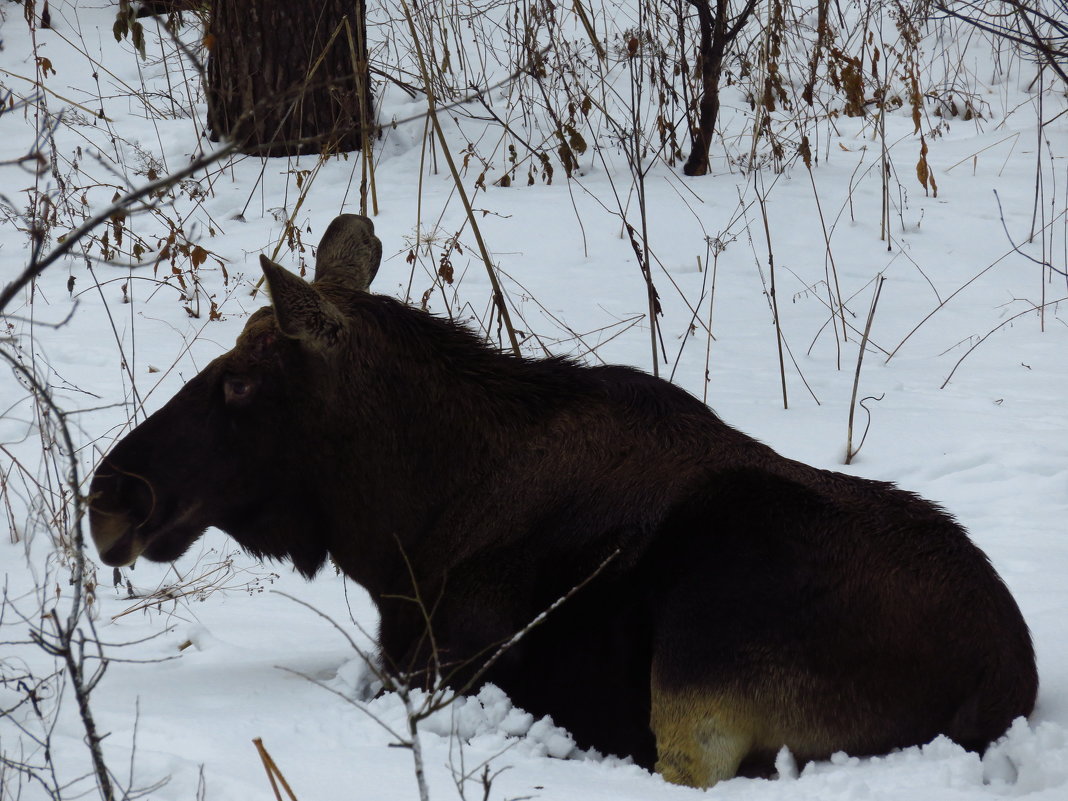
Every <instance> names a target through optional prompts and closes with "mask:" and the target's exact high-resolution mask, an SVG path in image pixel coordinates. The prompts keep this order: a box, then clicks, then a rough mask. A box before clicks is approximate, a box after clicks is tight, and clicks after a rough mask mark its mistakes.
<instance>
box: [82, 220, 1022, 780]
mask: <svg viewBox="0 0 1068 801" xmlns="http://www.w3.org/2000/svg"><path fill="white" fill-rule="evenodd" d="M381 253H382V246H381V243H380V242H379V240H378V238H377V237H376V236H375V235H374V228H373V226H372V224H371V222H370V221H369V220H368V219H366V218H364V217H360V216H356V215H351V214H348V215H342V216H340V217H338V218H337V219H335V220H334V221H333V223H331V225H330V227H329V228H328V229H327V231H326V234H325V235H324V236H323V241H322V243H321V244H320V246H319V251H318V256H317V262H316V270H315V280H314V281H313V282H312V283H310V284H309V283H306V282H304V281H303V280H301V279H300V278H298V277H297V276H294V275H293V274H291V273H289V272H287V271H286V270H284V269H283V268H281V267H279V266H278V265H276V264H273V263H272V262H270V261H269V260H267V259H266V258H262V257H261V262H262V266H263V272H264V275H265V276H266V279H267V283H268V285H269V287H270V292H271V298H272V304H273V305H272V307H269V308H264V309H260V310H259V311H257V312H256V313H254V314H253V315H252V316H251V317H250V318H249V321H248V323H247V325H246V326H245V329H244V331H243V332H242V333H241V335H240V337H238V340H237V344H236V346H235V347H234V349H233V350H231V351H230V352H229V353H226V354H224V355H222V356H220V357H219V358H217V359H216V360H215V361H213V362H212V363H211V364H209V365H208V366H207V367H206V368H205V369H204V370H203V372H201V373H200V374H199V375H197V376H196V377H195V378H193V379H192V380H191V381H190V382H189V383H188V384H186V385H185V387H184V388H183V389H182V390H181V391H180V392H179V393H178V394H177V395H175V397H174V398H173V399H172V400H171V401H170V402H169V403H167V404H166V405H165V406H164V407H163V408H162V409H160V410H159V411H158V412H156V413H155V414H154V415H152V416H151V417H149V418H148V419H147V420H146V421H145V422H144V423H142V424H141V425H140V426H139V427H138V428H136V429H135V430H134V431H133V432H131V433H130V434H129V435H128V436H127V437H126V438H125V439H124V440H122V441H121V442H120V443H119V444H118V445H117V446H116V447H115V448H114V450H113V451H112V452H111V453H110V454H109V455H108V456H107V457H106V458H105V459H104V460H103V462H102V463H101V465H100V467H99V469H98V470H97V472H96V476H95V478H94V479H93V482H92V488H91V518H90V519H91V523H92V532H93V537H94V539H95V541H96V545H97V547H98V548H99V551H100V556H101V558H102V559H103V561H104V562H105V563H107V564H109V565H127V564H130V563H131V562H133V560H134V559H136V558H137V557H138V556H142V555H143V556H145V557H147V558H148V559H152V560H155V561H167V560H172V559H177V558H178V557H179V556H181V555H182V553H184V552H185V551H186V549H188V548H189V546H190V545H191V544H192V543H193V542H194V541H195V540H196V539H197V538H198V537H199V536H200V535H201V533H202V532H203V531H204V529H205V528H206V527H208V526H217V527H219V528H220V529H222V530H223V531H225V532H227V533H229V534H230V535H231V536H232V537H233V538H234V539H236V540H237V541H238V542H239V543H240V544H241V545H242V546H244V548H245V549H247V550H248V551H249V552H251V553H253V554H256V555H257V556H261V557H271V558H274V559H289V560H291V561H292V562H293V564H294V565H295V566H296V568H297V569H298V570H299V571H300V572H301V573H303V574H305V575H307V576H311V575H312V574H314V573H315V572H316V571H317V570H319V569H320V568H321V567H322V566H323V564H324V563H325V562H326V560H327V558H330V559H332V560H333V561H334V562H335V563H336V564H337V565H338V567H340V568H341V570H343V571H344V572H345V573H346V574H347V575H348V576H350V577H351V578H352V579H353V580H354V581H356V582H358V583H360V584H361V585H363V586H364V587H365V588H366V589H367V590H368V591H369V593H370V595H371V597H372V598H373V599H374V601H375V603H376V604H377V606H378V609H379V611H380V613H381V626H380V631H379V647H380V659H381V660H382V664H383V665H384V666H387V667H389V668H391V669H393V670H396V671H398V672H400V673H404V674H406V675H409V676H411V675H413V674H415V675H416V676H420V677H421V678H420V679H418V680H421V681H428V680H430V678H428V677H430V676H431V674H432V673H433V672H434V671H435V670H440V674H441V675H444V676H445V677H446V678H447V680H448V681H450V682H451V683H452V686H462V685H463V684H464V682H465V681H466V680H468V679H470V677H472V676H473V675H475V672H476V670H477V669H478V667H479V666H480V665H481V664H482V663H483V661H484V660H485V659H486V658H487V657H488V655H489V654H491V653H493V652H494V650H495V649H496V648H497V646H498V645H499V644H500V643H502V642H504V641H506V640H507V639H508V638H509V637H510V636H512V635H513V634H515V633H516V632H517V631H520V630H522V629H523V628H524V627H525V626H526V625H527V624H528V623H529V622H530V621H531V620H533V619H534V618H535V617H536V616H538V615H539V613H541V612H543V611H544V610H546V609H547V608H549V607H550V606H551V605H552V604H553V602H554V601H556V600H557V599H559V598H561V597H562V596H564V595H565V594H567V593H568V592H569V591H571V590H572V589H573V588H576V587H578V588H579V589H578V590H577V591H575V592H574V593H573V594H572V596H571V597H570V599H569V600H567V601H566V602H565V603H564V604H562V605H561V606H560V607H559V608H558V609H556V610H555V611H553V612H552V613H550V614H549V615H548V616H547V617H546V618H545V620H544V622H543V623H542V624H541V625H539V626H537V627H535V628H533V629H531V630H530V631H529V633H528V634H527V635H526V636H525V637H523V638H522V639H520V640H519V641H518V643H517V644H515V645H514V647H512V648H510V649H509V650H507V651H505V653H504V655H503V656H502V657H501V658H500V659H499V660H498V661H497V662H495V663H494V664H493V666H492V667H491V668H490V670H489V671H488V672H487V673H486V674H485V679H486V680H488V681H492V682H494V683H496V684H497V685H498V686H499V687H501V688H502V689H503V690H505V691H506V692H507V693H508V694H509V695H510V696H511V698H512V700H513V701H514V702H515V703H516V704H517V705H520V706H522V707H524V708H526V709H527V710H528V711H530V712H532V713H534V714H536V715H543V714H550V715H552V717H553V719H554V721H555V722H556V723H558V724H559V725H562V726H565V727H567V728H568V729H569V730H570V731H571V732H572V734H573V735H574V736H575V738H576V741H577V742H578V743H579V744H580V745H581V746H584V747H595V748H597V749H598V750H600V751H602V752H607V753H614V754H619V755H630V756H632V757H633V758H634V759H635V761H636V762H637V763H638V764H640V765H643V766H646V767H650V768H653V767H655V769H656V770H657V771H659V772H660V773H662V774H663V776H664V777H665V778H666V779H668V780H669V781H672V782H678V783H682V784H689V785H693V786H697V787H706V786H709V785H712V784H714V783H715V782H717V781H719V780H722V779H727V778H730V777H732V776H734V775H736V774H737V773H744V774H748V775H754V774H758V775H759V774H763V773H767V772H769V771H770V768H771V765H772V763H773V761H774V758H775V755H776V753H777V752H778V751H779V750H780V748H781V747H782V746H788V747H789V748H790V749H791V751H792V752H793V754H794V755H795V757H796V758H797V759H798V760H800V761H807V760H813V759H824V758H826V757H828V756H829V755H830V754H831V753H833V752H835V751H845V752H848V753H850V754H855V755H865V754H878V753H885V752H887V751H889V750H891V749H893V748H897V747H902V746H909V745H914V744H918V743H924V742H927V741H929V740H931V739H932V738H934V737H935V736H936V735H939V734H944V735H948V736H949V737H951V738H952V739H954V740H955V741H957V742H958V743H960V744H961V745H963V746H965V747H966V748H969V749H973V750H980V751H981V750H982V749H984V748H985V747H986V746H987V745H988V744H989V743H990V742H991V741H992V740H993V739H995V738H997V737H998V736H999V735H1001V734H1002V733H1003V732H1004V731H1005V729H1006V728H1007V727H1008V726H1009V724H1010V723H1011V722H1012V720H1013V719H1014V718H1016V717H1017V716H1019V715H1027V714H1029V713H1030V712H1031V710H1032V707H1033V705H1034V701H1035V693H1036V690H1037V684H1038V681H1037V675H1036V671H1035V661H1034V652H1033V649H1032V645H1031V639H1030V635H1029V634H1028V630H1027V626H1026V625H1025V623H1024V621H1023V619H1022V617H1021V615H1020V610H1019V609H1018V608H1017V606H1016V603H1015V602H1014V601H1013V598H1012V596H1011V595H1010V594H1009V592H1008V590H1007V589H1006V588H1005V585H1004V584H1003V583H1002V582H1001V580H1000V578H999V577H998V575H997V574H996V573H995V572H994V570H993V568H992V567H991V566H990V563H989V562H988V561H987V559H986V557H985V556H984V555H983V553H982V552H981V551H979V549H978V548H976V547H975V545H973V544H972V543H971V541H970V540H969V539H968V537H967V535H966V534H965V532H964V531H963V530H962V529H961V527H960V526H959V525H957V523H955V522H954V521H953V519H952V518H950V517H949V516H948V515H947V514H945V513H944V512H942V511H941V510H940V509H939V508H938V507H936V506H934V505H933V504H931V503H929V502H927V501H925V500H923V499H921V498H919V497H917V496H916V495H913V494H911V493H908V492H904V491H902V490H899V489H897V488H896V487H894V486H893V485H891V484H886V483H880V482H876V481H868V480H865V479H862V478H854V477H852V476H847V475H842V474H840V473H833V472H830V471H827V470H819V469H816V468H813V467H809V466H807V465H804V464H801V463H799V462H795V461H792V460H790V459H786V458H784V457H782V456H780V455H778V454H777V453H775V452H774V451H773V450H771V449H770V448H768V447H766V446H765V445H762V444H761V443H759V442H756V441H755V440H753V439H751V438H750V437H748V436H746V435H745V434H742V433H740V432H738V431H736V430H735V429H733V428H731V427H730V426H728V425H726V424H725V423H723V422H722V421H721V420H720V419H719V418H718V417H717V416H716V415H715V414H713V413H712V412H711V411H710V410H709V409H708V408H707V407H706V406H704V405H703V404H702V403H700V402H699V401H697V400H695V399H694V398H693V397H691V396H690V395H688V394H687V393H686V392H684V391H682V390H680V389H678V388H676V387H674V386H672V385H671V384H669V383H667V382H665V381H661V380H658V379H656V378H652V377H650V376H648V375H645V374H643V373H641V372H638V371H636V370H632V369H629V368H626V367H611V366H609V367H584V366H581V365H578V364H575V363H573V362H571V361H568V360H566V359H543V360H535V359H526V358H516V357H513V356H510V355H504V354H501V353H499V352H498V351H496V350H494V349H493V348H491V347H489V346H487V345H486V344H484V343H483V342H482V341H480V340H479V339H478V338H477V337H476V336H474V335H473V334H472V333H470V332H469V331H467V330H466V329H464V328H462V327H460V326H458V325H455V324H453V323H451V322H448V321H445V320H442V319H439V318H436V317H433V316H431V315H429V314H425V313H423V312H422V311H418V310H416V309H413V308H410V307H408V306H406V305H404V304H402V303H400V302H398V301H396V300H394V299H392V298H388V297H383V296H380V295H374V294H370V293H369V292H368V287H369V285H370V282H371V279H372V278H373V277H374V274H375V272H376V270H377V268H378V264H379V261H380V258H381ZM613 554H614V556H613ZM606 560H607V561H606ZM601 566H603V569H601V570H600V571H599V572H598V568H599V567H601ZM591 577H592V578H591ZM580 585H581V586H580ZM416 594H418V597H419V598H421V599H422V604H421V605H420V604H417V603H415V602H413V601H412V600H411V599H412V598H413V597H414V596H415V595H416ZM427 615H429V616H430V621H429V626H428V623H427V618H426V616H427ZM428 628H429V631H428ZM430 635H432V636H430ZM432 644H433V647H432Z"/></svg>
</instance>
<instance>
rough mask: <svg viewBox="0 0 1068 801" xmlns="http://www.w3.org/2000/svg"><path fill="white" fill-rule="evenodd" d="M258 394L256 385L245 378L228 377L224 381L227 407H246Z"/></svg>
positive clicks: (224, 396) (224, 395)
mask: <svg viewBox="0 0 1068 801" xmlns="http://www.w3.org/2000/svg"><path fill="white" fill-rule="evenodd" d="M255 394H256V383H255V382H254V381H252V380H251V379H249V378H244V377H243V376H227V377H226V379H225V380H224V381H223V400H224V401H225V402H226V405H227V406H244V405H246V404H247V403H248V402H249V401H251V400H252V396H253V395H255Z"/></svg>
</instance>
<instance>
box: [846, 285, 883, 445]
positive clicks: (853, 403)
mask: <svg viewBox="0 0 1068 801" xmlns="http://www.w3.org/2000/svg"><path fill="white" fill-rule="evenodd" d="M885 280H886V277H885V276H884V275H883V274H882V273H879V276H878V278H877V280H876V282H875V294H874V295H872V299H871V308H870V309H868V321H867V322H866V323H865V324H864V334H863V336H861V338H860V351H859V352H858V353H857V371H856V372H855V373H854V374H853V394H852V396H851V397H850V399H849V426H848V428H847V430H846V458H845V463H846V464H852V463H853V457H854V456H856V455H857V454H858V453H860V449H861V448H862V447H863V446H864V439H865V438H867V436H868V429H867V428H865V429H864V437H863V438H861V441H860V444H859V445H857V449H856V450H853V415H854V413H855V412H856V408H857V388H858V387H859V386H860V367H861V365H862V364H863V363H864V351H865V349H866V348H867V347H868V335H869V334H870V333H871V324H872V320H874V319H875V307H876V306H878V305H879V295H880V294H881V293H882V291H883V281H885ZM864 411H867V409H866V408H865V410H864ZM868 422H869V424H870V422H871V414H870V413H869V414H868Z"/></svg>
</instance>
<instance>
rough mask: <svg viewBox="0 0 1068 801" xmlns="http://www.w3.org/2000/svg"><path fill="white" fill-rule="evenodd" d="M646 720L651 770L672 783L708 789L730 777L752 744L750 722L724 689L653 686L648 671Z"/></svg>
mask: <svg viewBox="0 0 1068 801" xmlns="http://www.w3.org/2000/svg"><path fill="white" fill-rule="evenodd" d="M650 723H651V726H652V729H653V734H654V735H655V737H656V755H657V760H656V772H657V773H659V774H660V775H661V776H663V777H664V778H665V779H666V780H667V781H669V782H672V783H673V784H683V785H688V786H690V787H702V788H703V787H711V786H712V785H713V784H715V783H716V782H719V781H723V780H725V779H730V778H733V777H734V776H735V775H736V774H737V772H738V766H739V765H740V764H741V762H742V760H743V759H745V757H746V756H747V755H748V754H749V753H750V751H751V750H752V747H753V743H754V731H753V729H754V721H753V719H752V717H751V716H750V715H749V714H747V712H746V710H745V709H744V705H743V704H740V703H739V702H738V699H735V698H732V697H731V695H730V694H729V693H724V692H718V691H716V690H712V689H704V688H701V687H689V688H679V689H675V688H671V689H668V688H665V687H660V686H658V682H657V676H656V672H655V670H654V673H653V685H652V714H651V719H650Z"/></svg>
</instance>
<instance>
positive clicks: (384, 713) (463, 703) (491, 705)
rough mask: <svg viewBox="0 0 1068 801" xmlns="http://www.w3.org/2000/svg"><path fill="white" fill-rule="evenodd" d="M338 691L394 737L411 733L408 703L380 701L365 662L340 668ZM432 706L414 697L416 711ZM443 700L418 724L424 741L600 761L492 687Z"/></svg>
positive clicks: (390, 698) (424, 697) (394, 698)
mask: <svg viewBox="0 0 1068 801" xmlns="http://www.w3.org/2000/svg"><path fill="white" fill-rule="evenodd" d="M333 686H334V688H335V689H337V690H338V691H339V692H342V693H343V694H345V695H346V696H348V697H350V698H354V699H356V700H358V701H360V702H362V703H363V704H364V705H365V706H366V708H367V711H368V712H369V713H370V714H371V715H373V716H374V717H375V718H377V719H378V720H379V721H381V722H382V723H383V724H384V725H385V726H388V727H389V728H391V729H392V730H393V731H395V732H406V731H407V713H406V711H405V708H404V702H403V700H402V699H401V698H400V696H398V695H397V694H396V693H383V694H381V695H377V696H376V693H378V691H379V690H380V689H381V685H380V684H379V682H378V681H377V680H376V679H375V677H374V673H373V671H372V670H371V669H370V668H369V667H368V666H367V664H366V662H364V660H363V659H360V658H356V659H352V660H350V661H348V662H346V663H345V664H344V665H342V666H341V667H340V668H338V671H337V674H336V677H335V679H334V682H333ZM428 700H431V699H430V695H429V694H428V693H426V692H423V691H422V690H414V691H413V692H412V699H411V701H412V708H413V709H415V710H420V709H421V708H423V706H424V704H426V703H427V701H428ZM440 700H441V701H443V702H447V704H446V705H445V706H443V707H442V708H440V709H438V710H437V711H436V712H434V713H433V714H431V715H429V716H428V717H427V718H426V719H424V720H422V721H420V723H419V731H420V732H421V733H422V734H424V735H432V736H436V737H439V738H442V739H450V738H456V739H458V740H460V741H461V742H463V743H465V744H468V745H471V746H474V747H476V748H479V749H484V750H486V751H503V750H506V749H507V750H515V751H517V752H518V753H520V754H523V755H525V756H531V757H539V756H550V757H555V758H557V759H566V758H569V757H578V756H583V757H587V758H589V757H596V755H595V754H590V753H586V752H581V751H579V750H578V749H577V748H576V746H575V740H574V738H573V737H572V736H571V734H570V733H568V732H567V731H566V730H565V729H562V728H561V727H559V726H557V725H556V724H554V723H553V720H552V718H551V717H548V716H546V717H543V718H540V719H537V720H536V719H535V718H534V716H533V715H532V714H530V713H529V712H526V711H524V710H523V709H520V708H519V707H517V706H515V705H514V704H513V703H512V701H511V699H509V698H508V696H507V695H505V693H504V691H503V690H501V689H500V688H499V687H497V686H495V685H493V684H486V685H483V687H482V689H480V690H479V691H478V693H477V694H476V695H468V696H456V695H454V694H452V693H451V691H447V694H446V695H445V696H444V697H442V698H441V699H440Z"/></svg>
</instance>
